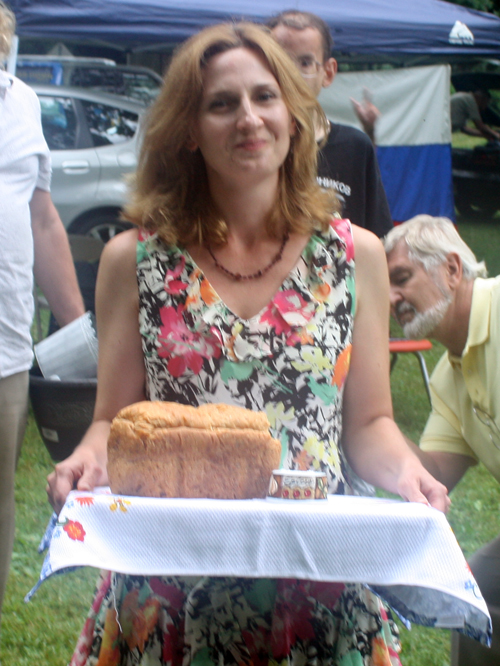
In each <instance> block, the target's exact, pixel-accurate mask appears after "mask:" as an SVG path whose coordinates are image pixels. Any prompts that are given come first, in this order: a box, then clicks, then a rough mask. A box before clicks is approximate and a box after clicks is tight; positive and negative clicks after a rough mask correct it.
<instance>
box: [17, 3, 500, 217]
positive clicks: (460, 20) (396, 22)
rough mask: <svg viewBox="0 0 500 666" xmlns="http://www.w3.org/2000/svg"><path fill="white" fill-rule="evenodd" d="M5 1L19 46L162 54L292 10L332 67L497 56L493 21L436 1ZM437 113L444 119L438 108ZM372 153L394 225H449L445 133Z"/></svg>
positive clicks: (499, 44)
mask: <svg viewBox="0 0 500 666" xmlns="http://www.w3.org/2000/svg"><path fill="white" fill-rule="evenodd" d="M8 2H9V3H10V5H11V7H12V9H13V10H14V12H15V14H16V16H17V22H18V35H19V36H20V37H21V38H22V37H30V38H44V39H47V38H55V39H58V40H61V41H64V42H69V41H77V42H80V43H81V42H86V43H94V44H101V45H109V46H113V47H115V48H120V49H123V50H126V51H129V52H133V51H141V50H147V49H149V50H163V49H168V48H171V47H172V46H173V45H175V44H177V43H179V42H181V41H183V40H184V39H186V38H187V37H189V36H191V35H192V34H193V33H195V32H197V31H198V30H200V29H201V28H203V27H204V26H206V25H209V24H213V23H219V22H221V21H227V20H233V19H234V20H239V19H249V20H253V21H256V22H265V21H266V20H267V19H268V18H269V17H270V16H272V15H273V14H276V13H278V12H280V11H282V10H284V9H290V8H291V7H293V8H296V9H301V10H304V11H310V12H313V13H315V14H318V15H319V16H321V17H322V18H323V19H324V20H325V21H326V22H327V23H328V24H329V26H330V29H331V31H332V34H333V37H334V41H335V55H336V57H339V56H340V58H339V59H341V58H343V57H345V58H348V59H351V58H357V59H360V58H361V59H364V60H365V61H367V60H379V61H380V60H386V61H391V60H394V59H399V60H400V61H401V59H403V60H404V62H405V64H408V63H412V62H413V63H414V62H421V61H419V58H421V57H423V56H425V57H426V58H429V57H432V58H433V59H438V60H440V61H441V62H443V61H444V62H446V61H451V60H457V59H461V60H469V59H471V58H488V57H498V56H500V18H498V17H496V16H494V15H491V14H485V13H482V12H477V11H473V10H469V9H466V8H464V7H461V6H459V5H454V4H451V3H449V2H443V1H442V0H418V2H415V1H414V0H398V1H397V2H396V0H291V1H289V0H217V2H214V0H104V1H103V0H8ZM333 88H334V89H335V85H334V86H333ZM332 92H333V94H335V90H333V91H332ZM396 103H397V100H396ZM442 113H443V114H445V113H446V114H447V113H449V110H448V109H447V108H446V105H443V110H442ZM431 120H432V119H431ZM378 154H379V162H380V167H381V172H382V178H383V180H384V184H385V186H386V190H387V193H388V198H389V204H390V206H391V211H392V214H393V217H394V219H396V220H403V219H408V218H409V217H411V216H412V215H416V214H418V213H429V214H433V215H444V216H447V217H450V218H452V219H453V218H454V203H453V191H452V178H451V145H450V139H449V132H448V136H447V137H445V138H444V139H442V140H441V141H440V142H439V143H438V144H434V143H433V144H432V145H430V144H429V145H426V144H424V145H417V146H407V145H397V146H394V145H392V143H391V142H390V141H389V142H388V143H387V144H386V145H379V147H378ZM416 165H417V166H418V168H416Z"/></svg>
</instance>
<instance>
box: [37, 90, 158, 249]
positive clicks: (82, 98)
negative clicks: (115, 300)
mask: <svg viewBox="0 0 500 666" xmlns="http://www.w3.org/2000/svg"><path fill="white" fill-rule="evenodd" d="M32 87H33V89H34V90H35V92H36V93H37V95H38V98H39V100H40V105H41V108H42V126H43V133H44V135H45V139H46V140H47V143H48V145H49V148H50V152H51V157H52V170H53V173H52V187H51V189H52V199H53V201H54V204H55V205H56V208H57V210H58V211H59V215H60V216H61V219H62V221H63V223H64V226H65V227H66V229H67V231H68V233H72V234H86V235H92V236H96V237H99V238H101V239H102V240H103V241H104V242H107V241H108V240H109V238H111V237H112V236H114V235H115V234H116V233H118V232H120V231H123V230H124V229H125V228H127V227H128V226H129V225H127V224H126V223H125V222H123V221H120V219H119V215H120V209H121V207H122V206H123V204H124V202H125V197H126V184H125V178H124V177H125V175H126V174H127V173H130V172H132V171H134V170H135V167H136V164H137V153H138V145H139V123H140V118H141V114H142V113H143V112H144V111H145V107H144V105H143V104H141V103H139V102H135V101H133V100H130V99H125V98H124V97H120V96H118V95H110V94H108V93H104V92H98V91H92V90H86V89H82V88H69V87H64V86H40V85H33V86H32Z"/></svg>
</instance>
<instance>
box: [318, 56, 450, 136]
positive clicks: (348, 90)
mask: <svg viewBox="0 0 500 666" xmlns="http://www.w3.org/2000/svg"><path fill="white" fill-rule="evenodd" d="M450 73H451V68H450V66H449V65H434V66H430V67H407V68H403V69H386V70H376V71H363V72H348V73H344V72H342V73H339V74H337V76H336V77H335V80H334V82H333V84H332V85H331V86H330V87H329V88H325V90H323V92H322V93H321V95H320V98H319V100H320V102H321V104H322V106H323V108H324V109H325V112H326V114H327V116H328V117H329V118H330V119H331V120H333V121H335V122H338V123H342V124H345V125H352V126H354V127H358V128H360V129H361V124H360V123H359V120H358V119H357V117H356V115H355V113H354V110H353V107H352V103H351V101H350V98H351V97H353V98H354V99H356V100H358V101H361V100H362V98H363V89H364V88H367V89H368V90H369V91H370V92H371V95H372V98H373V103H374V104H375V106H376V107H377V108H378V109H379V111H380V112H381V114H382V115H381V117H380V118H379V120H378V121H377V125H376V140H377V145H379V146H417V145H425V144H443V143H450V142H451V123H450Z"/></svg>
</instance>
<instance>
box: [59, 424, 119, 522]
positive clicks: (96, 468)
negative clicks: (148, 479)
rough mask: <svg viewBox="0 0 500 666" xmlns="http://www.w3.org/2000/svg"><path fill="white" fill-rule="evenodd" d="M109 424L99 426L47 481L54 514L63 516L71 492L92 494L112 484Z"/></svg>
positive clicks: (94, 428)
mask: <svg viewBox="0 0 500 666" xmlns="http://www.w3.org/2000/svg"><path fill="white" fill-rule="evenodd" d="M109 425H110V424H109V422H95V423H93V424H92V425H91V426H90V428H89V430H88V431H87V433H86V435H85V437H84V438H83V440H82V442H81V444H79V446H77V447H76V449H75V450H74V451H73V453H72V454H71V455H70V456H69V457H68V458H66V459H65V460H63V461H62V462H60V463H57V465H56V466H55V469H54V471H53V472H52V473H51V474H49V476H48V477H47V495H48V499H49V502H50V504H51V505H52V507H53V509H54V511H55V512H56V513H57V514H59V512H60V511H61V509H62V507H63V506H64V502H65V501H66V497H67V496H68V493H69V492H70V491H71V490H74V489H78V490H88V491H92V490H94V488H95V487H96V486H104V485H107V484H108V473H107V469H106V463H107V448H106V447H107V439H108V434H109Z"/></svg>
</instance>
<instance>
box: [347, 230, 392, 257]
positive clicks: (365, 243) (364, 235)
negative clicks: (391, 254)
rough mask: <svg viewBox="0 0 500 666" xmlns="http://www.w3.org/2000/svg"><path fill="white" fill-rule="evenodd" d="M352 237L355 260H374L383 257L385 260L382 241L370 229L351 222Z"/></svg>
mask: <svg viewBox="0 0 500 666" xmlns="http://www.w3.org/2000/svg"><path fill="white" fill-rule="evenodd" d="M352 237H353V240H354V249H355V251H356V255H355V256H356V259H357V261H359V260H360V259H361V260H369V259H370V258H372V260H374V261H377V260H378V261H380V259H383V260H384V262H385V250H384V246H383V245H382V241H381V240H380V238H378V237H377V236H376V235H375V234H374V233H373V232H372V231H368V229H363V228H362V227H358V226H357V225H356V224H353V225H352Z"/></svg>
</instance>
